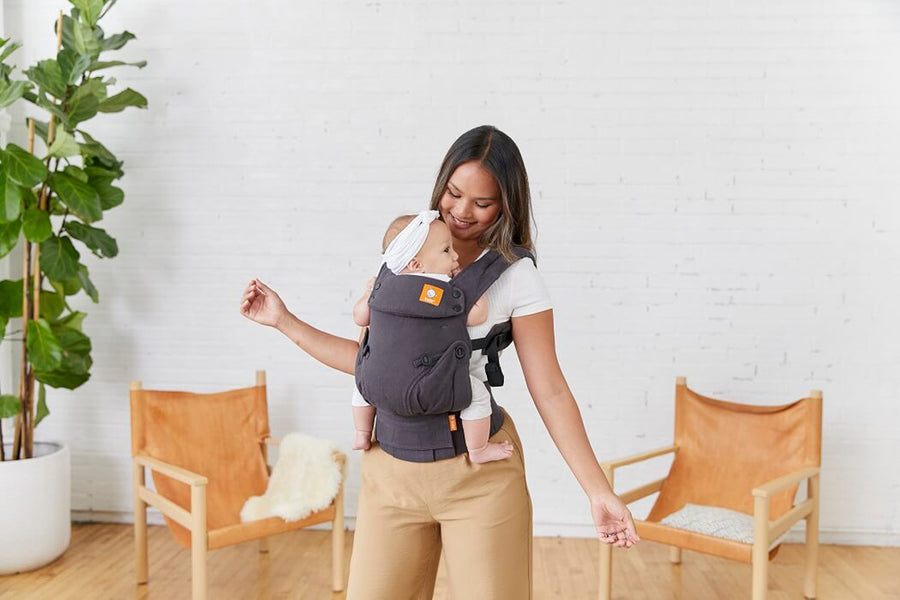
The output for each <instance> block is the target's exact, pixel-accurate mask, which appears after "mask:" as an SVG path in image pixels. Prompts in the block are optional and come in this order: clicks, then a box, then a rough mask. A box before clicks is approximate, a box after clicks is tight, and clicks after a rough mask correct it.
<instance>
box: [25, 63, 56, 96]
mask: <svg viewBox="0 0 900 600" xmlns="http://www.w3.org/2000/svg"><path fill="white" fill-rule="evenodd" d="M24 73H25V75H26V76H27V77H28V79H30V80H31V81H33V82H34V83H36V84H37V86H38V87H39V88H40V89H42V90H44V91H46V92H47V93H49V94H50V95H51V96H55V97H56V98H65V96H66V80H65V79H64V78H63V73H62V68H61V67H60V66H59V63H58V62H57V61H56V60H54V59H52V58H48V59H47V60H42V61H41V62H39V63H38V64H36V65H35V66H33V67H31V68H30V69H26V70H25V71H24Z"/></svg>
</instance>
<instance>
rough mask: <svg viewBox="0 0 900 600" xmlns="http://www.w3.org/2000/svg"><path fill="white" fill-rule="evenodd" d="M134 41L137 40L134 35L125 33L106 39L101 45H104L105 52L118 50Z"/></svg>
mask: <svg viewBox="0 0 900 600" xmlns="http://www.w3.org/2000/svg"><path fill="white" fill-rule="evenodd" d="M133 39H135V37H134V34H133V33H131V32H128V31H123V32H122V33H117V34H115V35H111V36H109V37H108V38H105V39H104V40H102V41H101V42H100V43H101V44H102V45H103V49H104V50H118V49H119V48H121V47H122V46H124V45H125V44H127V43H128V42H129V41H131V40H133Z"/></svg>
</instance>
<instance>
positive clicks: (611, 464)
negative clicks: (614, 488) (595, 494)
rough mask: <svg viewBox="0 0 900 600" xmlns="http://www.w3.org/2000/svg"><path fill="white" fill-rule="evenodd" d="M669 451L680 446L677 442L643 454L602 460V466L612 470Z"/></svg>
mask: <svg viewBox="0 0 900 600" xmlns="http://www.w3.org/2000/svg"><path fill="white" fill-rule="evenodd" d="M669 452H678V446H676V445H675V444H672V445H671V446H663V447H662V448H657V449H656V450H650V451H649V452H644V453H642V454H635V455H633V456H627V457H625V458H620V459H617V460H610V461H606V462H601V463H600V466H601V467H603V469H604V470H609V471H612V470H613V469H616V468H618V467H624V466H625V465H631V464H634V463H637V462H641V461H644V460H648V459H650V458H655V457H657V456H662V455H663V454H668V453H669Z"/></svg>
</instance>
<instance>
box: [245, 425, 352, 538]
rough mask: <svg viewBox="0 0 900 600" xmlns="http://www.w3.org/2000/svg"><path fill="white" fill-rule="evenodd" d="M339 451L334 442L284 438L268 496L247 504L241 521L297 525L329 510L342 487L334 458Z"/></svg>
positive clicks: (294, 436)
mask: <svg viewBox="0 0 900 600" xmlns="http://www.w3.org/2000/svg"><path fill="white" fill-rule="evenodd" d="M337 449H338V448H337V445H336V444H335V443H334V442H330V441H328V440H322V439H318V438H314V437H310V436H308V435H305V434H302V433H290V434H288V435H287V436H285V437H284V439H283V440H282V441H281V444H279V446H278V461H277V462H276V463H275V467H274V468H273V469H272V475H271V477H269V485H268V488H267V489H266V493H265V494H263V495H262V496H251V497H250V499H249V500H247V502H245V503H244V507H243V508H242V509H241V521H244V522H246V521H256V520H259V519H266V518H269V517H281V518H282V519H284V520H285V521H296V520H298V519H302V518H304V517H306V516H307V515H309V514H310V513H311V512H313V511H316V510H321V509H323V508H326V507H327V506H328V505H329V504H331V501H332V500H334V497H335V496H336V495H337V493H338V489H339V488H340V485H341V470H340V467H338V465H337V463H336V462H335V461H334V458H333V457H332V452H334V451H336V450H337Z"/></svg>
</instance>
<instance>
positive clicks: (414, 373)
mask: <svg viewBox="0 0 900 600" xmlns="http://www.w3.org/2000/svg"><path fill="white" fill-rule="evenodd" d="M513 252H514V253H515V255H516V257H517V259H520V258H524V257H528V258H530V259H531V260H532V261H534V256H533V255H532V254H531V252H530V251H528V250H527V249H525V248H522V247H518V246H514V247H513ZM510 264H511V263H509V262H507V261H506V260H505V259H504V258H503V256H502V255H500V254H499V253H498V252H496V251H494V250H490V251H488V252H487V253H486V254H485V255H484V256H482V257H481V258H480V259H478V260H476V261H475V262H473V263H472V264H470V265H468V266H467V267H466V268H465V269H463V270H462V271H461V272H460V273H459V274H458V275H457V276H456V277H455V278H453V279H452V280H451V281H441V280H440V279H433V278H430V277H422V276H416V275H395V274H394V273H393V272H392V271H391V270H390V269H388V268H387V266H386V265H382V266H381V270H380V271H379V272H378V276H377V277H376V278H375V284H374V287H373V289H372V293H371V295H370V296H369V302H368V304H369V309H370V319H369V328H368V329H367V330H366V333H365V336H364V337H363V340H362V343H361V344H360V346H359V353H358V354H357V356H356V386H357V388H358V389H359V392H360V393H361V394H362V396H363V397H364V398H365V399H366V401H367V402H369V404H371V405H373V406H374V407H375V408H376V423H375V438H376V439H377V440H378V442H379V444H380V445H381V447H382V448H383V449H384V450H385V451H386V452H388V453H389V454H391V455H393V456H396V457H397V458H402V459H404V460H409V461H413V462H429V461H435V460H440V459H442V458H450V457H453V456H456V455H457V454H461V453H463V452H466V445H465V438H464V437H463V431H462V426H461V421H460V419H459V411H461V410H462V409H464V408H466V407H467V406H469V404H470V403H471V402H472V385H471V383H470V382H471V380H470V378H469V358H470V357H471V355H472V352H473V351H477V350H480V351H481V352H482V353H484V354H486V355H487V357H488V362H487V364H486V365H485V372H486V374H487V377H488V381H487V383H485V385H486V386H487V388H488V390H490V388H491V387H492V386H494V387H496V386H501V385H503V373H502V371H501V370H500V362H499V356H498V353H499V351H500V350H502V349H504V348H506V347H507V346H509V344H510V343H511V342H512V324H511V323H510V321H505V322H503V323H498V324H497V325H494V326H493V327H492V328H491V330H490V331H489V332H488V333H487V335H486V336H485V337H484V338H480V339H477V340H470V339H469V334H468V331H467V330H466V318H467V315H468V314H469V310H470V309H471V308H472V306H473V305H474V304H475V302H476V301H477V300H478V299H479V298H480V297H481V295H482V294H484V292H485V291H487V289H488V288H489V287H490V286H491V284H492V283H494V281H496V280H497V278H498V277H500V275H501V274H502V273H503V272H504V271H505V270H506V269H507V268H508V267H509V266H510ZM491 408H492V414H491V432H490V433H491V435H493V434H494V433H496V432H497V430H499V429H500V426H501V425H502V424H503V413H502V412H500V410H499V408H498V407H497V405H496V404H495V403H494V399H493V397H492V398H491Z"/></svg>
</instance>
